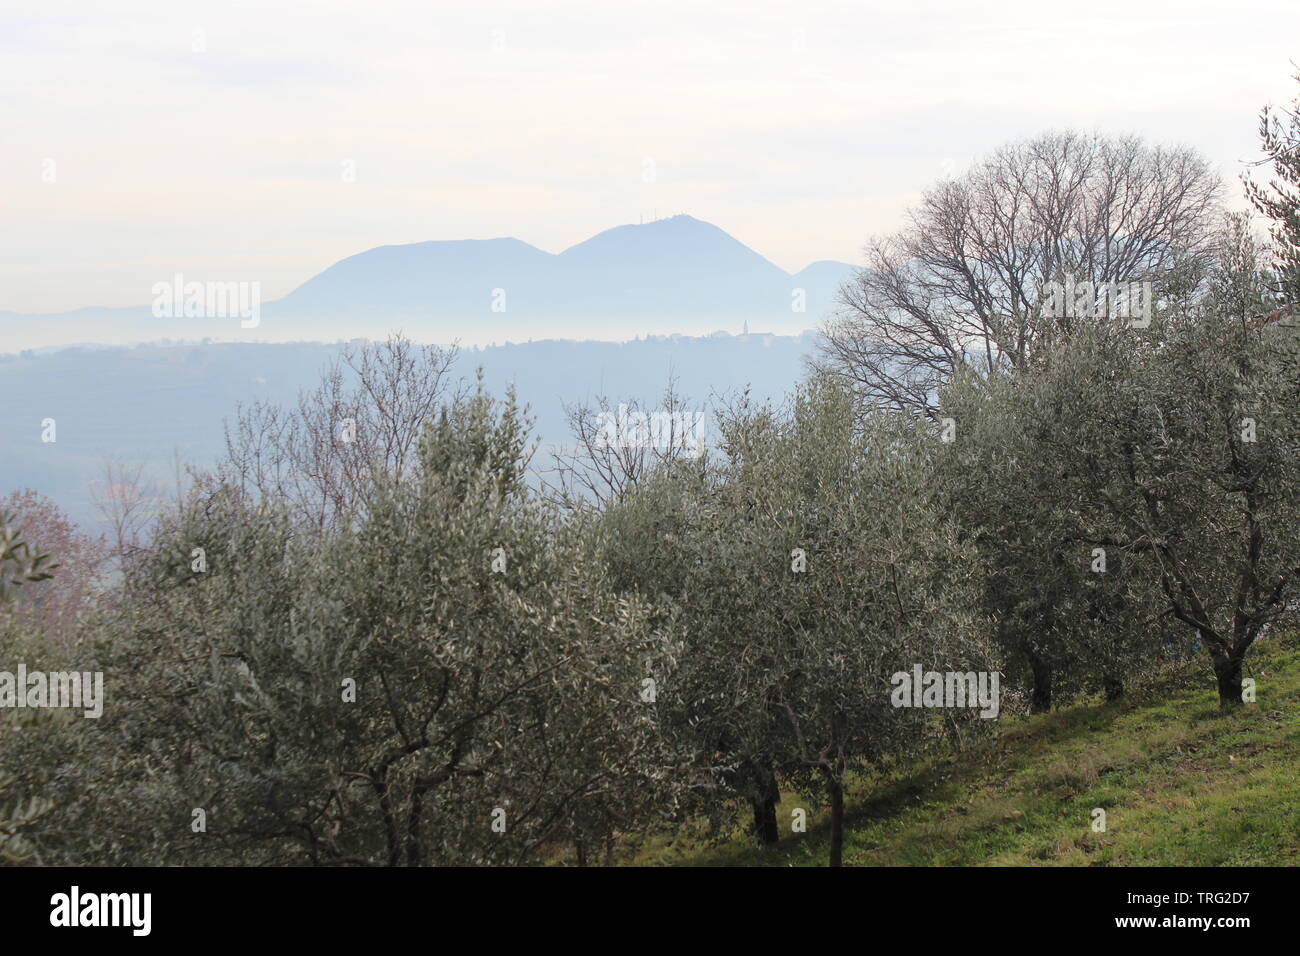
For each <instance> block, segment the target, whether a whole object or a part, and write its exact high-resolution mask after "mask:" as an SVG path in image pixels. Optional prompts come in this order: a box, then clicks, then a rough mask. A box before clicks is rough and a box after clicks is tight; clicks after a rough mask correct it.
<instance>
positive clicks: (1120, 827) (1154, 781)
mask: <svg viewBox="0 0 1300 956" xmlns="http://www.w3.org/2000/svg"><path fill="white" fill-rule="evenodd" d="M1204 665H1205V662H1202V661H1196V662H1194V663H1193V664H1192V665H1189V666H1187V667H1184V668H1183V669H1182V671H1181V672H1180V673H1177V674H1174V675H1172V676H1170V675H1166V676H1165V677H1164V678H1162V679H1161V680H1160V681H1159V682H1155V681H1153V680H1152V681H1148V682H1147V684H1148V685H1150V686H1147V687H1138V688H1134V689H1133V690H1132V691H1131V692H1130V695H1129V697H1128V699H1126V700H1122V701H1120V702H1118V703H1115V704H1105V703H1101V702H1098V701H1084V702H1081V703H1078V704H1076V705H1074V706H1070V707H1066V708H1062V709H1059V710H1056V711H1053V712H1052V713H1049V714H1043V715H1038V716H1034V717H1019V718H1012V717H1004V718H1003V719H1002V720H1000V721H999V725H1000V727H999V732H998V735H997V737H996V739H995V740H994V741H993V742H992V743H990V744H986V745H983V746H981V747H980V748H979V749H978V750H972V751H968V752H966V753H960V754H950V755H945V756H941V757H935V758H932V759H929V760H927V761H925V762H923V763H919V764H913V765H911V766H909V767H907V768H905V769H899V770H897V771H894V772H888V773H885V774H882V775H874V776H866V775H864V776H862V777H858V778H855V779H853V780H852V781H851V785H850V789H849V796H848V803H847V814H846V833H845V847H844V862H845V864H846V865H859V866H981V865H992V866H999V865H1009V866H1044V865H1060V866H1087V865H1092V866H1187V865H1200V866H1257V865H1294V864H1297V863H1300V637H1297V636H1296V635H1288V636H1285V637H1277V638H1272V639H1270V640H1266V641H1261V642H1260V643H1259V644H1257V645H1256V647H1255V648H1254V649H1252V652H1251V654H1250V656H1249V657H1248V658H1247V664H1246V676H1248V677H1253V678H1254V679H1255V680H1256V682H1257V691H1256V693H1257V701H1256V702H1255V703H1251V704H1246V705H1244V706H1243V707H1242V708H1240V709H1239V710H1237V711H1235V712H1233V713H1229V714H1226V715H1225V714H1220V712H1219V709H1218V699H1217V695H1216V693H1215V690H1214V687H1213V682H1212V679H1211V678H1210V677H1209V676H1208V667H1207V666H1204ZM796 807H804V808H805V809H807V811H808V832H807V833H805V834H791V833H790V832H789V830H790V820H791V811H792V810H793V809H794V808H796ZM1097 807H1100V808H1103V809H1104V810H1105V811H1106V831H1105V832H1104V833H1097V832H1093V829H1092V812H1093V809H1094V808H1097ZM778 820H779V821H780V823H781V826H782V828H783V831H784V833H783V836H782V839H781V842H780V844H778V845H777V846H775V847H770V848H760V847H758V846H757V845H755V843H754V841H753V840H752V839H751V838H750V837H749V836H748V835H747V834H746V833H745V832H744V831H743V828H742V827H741V826H740V825H739V824H738V825H737V827H736V830H735V832H734V833H732V834H730V835H729V836H727V837H726V838H725V839H723V840H722V841H721V842H718V841H717V840H713V841H708V840H705V839H703V838H702V836H700V835H690V834H687V835H678V836H677V837H675V838H673V839H667V838H663V839H654V838H650V839H644V840H639V841H637V842H636V844H635V845H628V846H627V847H626V850H627V856H628V862H633V863H640V864H649V865H654V864H670V865H687V866H690V865H706V866H728V865H741V866H753V865H759V866H817V865H823V866H824V865H825V864H826V861H827V826H826V812H825V810H824V808H819V807H817V806H815V805H813V804H812V803H810V802H809V801H806V800H804V799H803V798H801V797H800V796H799V795H798V794H793V793H786V794H784V795H783V800H782V804H781V808H780V813H779V816H778Z"/></svg>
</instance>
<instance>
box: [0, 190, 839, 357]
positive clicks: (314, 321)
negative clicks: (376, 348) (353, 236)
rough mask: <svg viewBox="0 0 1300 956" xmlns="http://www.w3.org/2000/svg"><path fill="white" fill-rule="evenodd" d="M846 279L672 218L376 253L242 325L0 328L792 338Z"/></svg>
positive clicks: (295, 336) (52, 322)
mask: <svg viewBox="0 0 1300 956" xmlns="http://www.w3.org/2000/svg"><path fill="white" fill-rule="evenodd" d="M853 271H854V270H853V267H852V266H849V265H847V264H845V263H842V262H833V261H821V262H815V263H813V264H812V265H810V266H808V267H807V268H806V269H804V270H803V271H801V272H799V273H797V274H795V275H791V274H790V273H787V272H785V271H784V270H783V269H781V268H780V267H778V266H776V265H775V264H773V263H772V262H770V261H769V260H767V259H765V258H764V257H763V256H761V255H760V254H759V253H757V252H755V251H754V250H753V249H750V248H749V247H748V246H746V245H745V244H744V243H742V242H740V241H738V240H737V239H735V238H733V237H732V236H730V235H728V234H727V233H726V232H724V231H723V230H722V229H719V228H718V227H717V226H715V225H712V224H711V223H707V222H703V221H701V220H699V219H696V218H694V217H692V216H687V215H679V216H673V217H671V218H668V219H661V220H656V221H654V222H649V223H644V224H640V225H625V226H616V227H614V228H612V229H607V230H605V231H604V232H601V233H599V234H598V235H595V236H593V237H592V238H590V239H587V240H585V241H584V242H580V243H578V244H577V245H574V246H571V247H570V248H568V249H565V250H564V251H563V252H561V253H558V254H554V253H549V252H546V251H544V250H542V249H538V248H536V247H535V246H531V245H529V244H528V243H526V242H523V241H521V240H519V239H513V238H502V239H463V240H439V241H431V242H416V243H410V244H406V245H392V246H379V247H377V248H374V249H369V250H367V251H365V252H361V253H358V254H357V255H353V256H349V257H348V258H346V259H342V260H340V261H339V262H337V263H335V264H334V265H332V266H330V267H329V268H327V269H325V270H324V271H323V272H321V273H319V274H317V275H315V276H313V277H312V278H310V279H308V280H307V281H306V282H304V283H303V284H302V285H300V286H299V287H298V288H296V289H294V290H293V291H292V292H291V293H289V294H288V295H287V296H285V297H284V298H282V299H279V300H278V301H273V302H263V303H262V305H261V322H260V323H259V325H258V327H256V328H254V329H250V330H247V331H245V330H241V329H240V327H239V322H238V321H237V320H235V319H231V318H222V317H217V318H208V317H202V318H200V317H189V318H170V317H168V318H161V319H160V318H156V317H154V316H153V315H152V313H151V312H150V311H149V308H148V306H142V307H138V308H134V309H78V310H76V311H75V312H68V313H63V314H61V315H47V316H41V317H40V318H41V320H42V322H41V325H40V327H39V329H34V328H33V327H32V326H31V324H30V323H25V322H23V321H22V320H23V319H24V318H30V317H18V316H3V315H0V324H3V325H5V326H7V327H9V328H10V329H11V330H12V331H14V332H15V335H14V336H10V337H9V338H16V339H17V340H18V341H17V342H15V344H14V345H11V346H10V348H27V347H32V346H47V345H57V344H63V345H66V344H81V343H123V342H148V341H158V340H160V339H164V338H170V339H182V340H190V341H193V340H197V339H200V338H203V337H212V338H215V339H221V340H236V341H238V340H245V341H248V340H261V341H310V340H330V339H333V338H345V339H346V338H354V337H369V338H379V337H382V336H383V335H385V334H387V333H388V332H391V331H396V330H400V331H403V332H404V333H405V334H407V335H409V336H411V337H412V338H414V339H416V340H418V341H450V340H452V339H457V338H458V339H460V340H462V341H469V342H474V341H476V340H477V341H479V342H490V341H506V340H514V341H520V340H528V339H541V338H564V337H568V338H593V337H594V338H601V339H605V340H618V339H629V338H632V337H635V336H637V335H641V334H645V333H647V332H651V333H660V334H663V333H672V332H678V333H682V334H693V335H699V334H707V333H709V332H712V331H715V330H717V329H720V328H726V329H729V330H731V331H739V330H740V328H741V327H742V325H743V324H745V323H748V326H749V328H751V329H752V330H754V331H756V332H758V331H765V332H778V333H783V334H798V333H799V332H801V331H803V330H805V329H810V328H813V327H815V326H816V325H817V324H818V323H819V322H820V320H821V319H822V318H823V317H824V316H825V314H826V313H827V312H828V311H829V310H830V309H831V308H832V307H833V304H834V298H835V294H836V292H837V290H838V288H839V286H840V284H841V283H842V282H844V281H845V280H846V279H847V278H848V277H849V276H850V275H851V274H852V273H853ZM170 278H171V277H170V276H165V277H160V280H170ZM185 278H186V279H187V280H190V279H195V280H201V279H204V278H208V277H200V276H186V277H185ZM211 278H213V279H214V280H215V279H223V280H224V279H228V278H230V276H214V277H211Z"/></svg>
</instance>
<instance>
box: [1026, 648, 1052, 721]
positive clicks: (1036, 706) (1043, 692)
mask: <svg viewBox="0 0 1300 956" xmlns="http://www.w3.org/2000/svg"><path fill="white" fill-rule="evenodd" d="M1029 667H1030V669H1031V670H1032V672H1033V675H1034V688H1033V692H1032V693H1031V695H1030V697H1029V712H1030V713H1031V714H1043V713H1046V712H1047V711H1049V710H1051V709H1052V666H1051V665H1050V664H1048V663H1047V661H1045V660H1043V659H1042V658H1041V657H1039V656H1038V655H1037V654H1030V655H1029Z"/></svg>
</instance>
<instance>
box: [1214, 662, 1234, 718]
mask: <svg viewBox="0 0 1300 956" xmlns="http://www.w3.org/2000/svg"><path fill="white" fill-rule="evenodd" d="M1214 676H1215V677H1216V678H1218V681H1219V709H1220V710H1232V709H1233V708H1234V707H1240V706H1241V658H1240V657H1235V656H1232V655H1227V656H1224V657H1216V658H1215V659H1214Z"/></svg>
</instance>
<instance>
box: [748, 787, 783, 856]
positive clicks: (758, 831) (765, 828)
mask: <svg viewBox="0 0 1300 956" xmlns="http://www.w3.org/2000/svg"><path fill="white" fill-rule="evenodd" d="M762 787H763V794H762V796H760V797H750V800H749V802H750V804H751V805H752V806H753V808H754V835H755V836H756V837H758V842H759V843H761V844H763V845H764V846H771V845H772V844H773V843H776V842H777V841H778V840H780V839H781V831H780V829H779V828H778V827H777V822H776V805H777V804H778V803H780V802H781V789H780V787H778V786H777V783H776V774H774V773H773V772H772V771H771V770H770V769H769V770H768V771H767V779H766V780H764V781H762Z"/></svg>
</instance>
